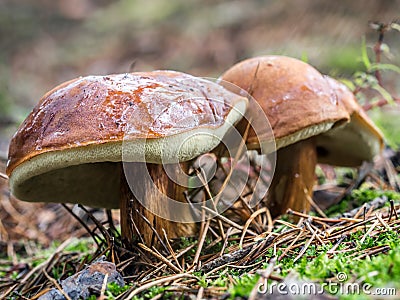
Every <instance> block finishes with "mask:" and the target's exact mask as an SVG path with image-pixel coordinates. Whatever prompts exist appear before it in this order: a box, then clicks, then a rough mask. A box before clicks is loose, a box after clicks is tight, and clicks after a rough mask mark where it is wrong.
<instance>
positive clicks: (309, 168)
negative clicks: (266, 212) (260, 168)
mask: <svg viewBox="0 0 400 300" xmlns="http://www.w3.org/2000/svg"><path fill="white" fill-rule="evenodd" d="M316 164H317V151H316V146H315V141H314V139H312V138H311V139H307V140H304V141H300V142H297V143H295V144H293V145H290V146H287V147H285V148H282V149H279V150H278V152H277V161H276V169H275V174H274V177H273V179H272V182H271V186H270V187H269V192H268V207H269V209H270V211H271V214H272V215H273V216H274V217H276V216H278V215H280V214H284V213H285V212H286V211H287V209H289V208H291V209H292V210H296V211H300V212H302V211H309V210H310V206H311V204H310V201H309V200H308V199H307V198H308V197H311V196H312V189H313V186H314V181H315V166H316Z"/></svg>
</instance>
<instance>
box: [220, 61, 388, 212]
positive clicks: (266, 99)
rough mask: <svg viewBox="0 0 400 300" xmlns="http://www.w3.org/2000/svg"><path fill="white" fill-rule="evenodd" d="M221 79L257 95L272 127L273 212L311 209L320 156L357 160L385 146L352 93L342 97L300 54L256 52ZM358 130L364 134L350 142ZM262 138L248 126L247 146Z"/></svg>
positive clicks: (338, 160)
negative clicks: (289, 55)
mask: <svg viewBox="0 0 400 300" xmlns="http://www.w3.org/2000/svg"><path fill="white" fill-rule="evenodd" d="M221 79H222V80H224V81H228V82H231V83H233V84H235V85H237V86H239V87H240V88H242V89H244V90H246V91H247V92H248V93H249V94H250V95H251V96H253V97H254V98H255V100H256V101H257V102H258V104H259V105H260V106H261V107H262V109H263V110H264V112H265V114H266V116H267V118H268V119H269V122H270V124H271V127H272V129H273V132H274V136H275V140H276V149H277V162H276V169H275V174H274V177H273V179H272V182H271V185H270V187H269V191H268V200H267V205H268V207H269V208H270V211H271V214H272V215H273V216H277V215H279V214H282V213H285V212H286V211H287V209H288V208H291V209H293V210H297V211H308V210H309V209H310V202H311V201H310V197H312V191H313V186H314V182H315V167H316V164H317V163H318V162H324V163H331V164H334V165H345V166H348V165H351V166H356V165H359V164H360V163H361V162H362V161H363V160H371V159H372V158H373V157H374V155H376V154H377V153H378V152H379V151H380V149H381V148H382V136H381V135H380V134H379V132H378V131H377V130H375V127H374V126H372V125H371V124H372V122H371V121H370V120H369V119H368V117H367V116H366V114H364V113H362V112H361V110H360V109H359V107H357V109H353V108H354V105H356V104H354V105H353V104H350V103H353V102H354V100H353V98H352V99H350V100H351V101H353V102H349V101H347V100H345V99H339V98H341V97H343V95H342V94H341V93H338V91H337V89H336V88H335V87H333V86H332V83H331V82H328V79H326V78H325V77H324V76H323V75H322V74H320V73H319V72H318V71H317V70H316V69H315V68H313V67H312V66H310V65H309V64H307V63H304V62H302V61H300V60H297V59H294V58H290V57H285V56H261V57H255V58H251V59H247V60H244V61H242V62H239V63H238V64H236V65H234V66H233V67H231V68H230V69H228V70H227V71H226V72H225V73H224V74H223V76H222V77H221ZM346 97H347V98H349V96H348V95H347V93H346ZM347 98H346V99H347ZM342 102H344V103H342ZM354 103H355V102H354ZM249 109H251V107H250V108H249ZM350 114H351V118H350ZM348 122H350V123H348ZM346 124H347V125H346ZM246 126H247V121H246V120H242V121H241V122H240V123H239V124H238V126H237V127H238V128H239V130H240V131H242V132H244V130H245V128H246ZM354 136H355V137H357V136H359V137H360V138H359V139H356V140H353V141H352V143H350V144H348V138H350V139H352V137H354ZM262 143H263V140H260V139H259V137H257V136H256V134H255V133H254V132H253V131H251V130H250V132H249V135H248V139H247V147H248V148H249V149H260V145H261V144H262ZM350 158H351V161H350Z"/></svg>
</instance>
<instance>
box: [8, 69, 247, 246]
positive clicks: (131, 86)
mask: <svg viewBox="0 0 400 300" xmlns="http://www.w3.org/2000/svg"><path fill="white" fill-rule="evenodd" d="M246 106H247V99H246V98H244V97H240V96H238V95H236V94H234V93H231V92H229V91H227V90H226V89H224V88H223V87H221V86H220V85H218V84H216V83H213V82H211V81H208V80H204V79H200V78H196V77H194V76H190V75H188V74H184V73H180V72H174V71H153V72H137V73H130V74H116V75H109V76H87V77H80V78H77V79H73V80H71V81H68V82H65V83H63V84H61V85H59V86H57V87H56V88H54V89H53V90H51V91H49V92H48V93H47V94H45V95H44V96H43V98H42V99H41V100H40V102H39V103H38V105H37V106H36V107H35V108H34V109H33V111H32V112H31V113H30V114H29V116H28V117H27V118H26V120H25V121H24V122H23V124H22V125H21V126H20V128H19V129H18V131H17V132H16V134H15V135H14V136H13V138H12V140H11V143H10V148H9V160H8V164H7V174H8V176H9V177H10V181H9V183H10V187H11V192H12V194H13V195H14V196H15V197H17V198H19V199H20V200H24V201H40V202H58V203H81V204H84V205H89V206H92V207H103V208H120V210H121V230H122V238H123V241H124V242H125V243H126V245H127V246H128V247H129V245H131V243H132V242H133V241H134V236H136V238H141V239H142V240H143V241H144V242H146V243H150V242H151V240H152V236H153V235H154V232H153V228H155V229H156V233H157V234H159V235H160V236H163V232H162V229H165V231H166V233H167V236H168V238H176V237H181V236H190V235H194V233H195V225H194V223H192V222H191V221H192V220H193V219H192V214H191V210H190V208H189V205H186V206H184V208H183V209H182V210H181V211H174V209H173V208H170V207H169V205H168V203H164V202H162V201H160V199H159V198H156V197H159V196H160V192H161V194H165V195H166V196H167V197H169V198H170V199H173V200H174V201H177V202H186V199H185V198H184V193H183V191H184V189H185V188H186V187H185V186H184V185H183V186H182V184H178V183H176V182H175V181H174V180H171V179H170V178H169V174H167V172H166V171H165V170H164V168H163V166H162V165H161V163H166V164H167V165H168V164H169V163H170V162H187V161H189V160H191V159H193V158H195V157H197V156H199V155H200V154H202V153H205V152H208V151H210V150H211V149H213V148H214V147H215V146H217V145H218V143H219V142H220V140H221V138H222V137H223V136H224V134H225V132H226V131H227V130H228V129H229V128H230V127H231V126H233V125H234V124H235V123H236V122H237V121H238V120H239V119H240V118H241V117H242V114H243V113H244V111H245V110H246ZM123 156H124V158H126V159H127V160H128V162H126V166H124V165H123V163H122V160H123ZM138 164H141V166H143V164H145V166H147V172H148V173H147V174H141V173H139V174H138V172H142V171H143V168H137V169H136V166H139V165H138ZM182 165H183V166H182V169H183V171H185V169H187V163H182ZM124 169H125V172H124ZM126 170H130V171H131V172H130V175H132V174H133V176H135V177H134V178H133V180H134V181H135V186H136V187H140V188H141V191H132V190H131V188H130V186H129V185H128V182H127V179H126V177H125V174H126ZM128 173H129V172H128ZM145 175H146V176H145ZM155 191H156V192H155ZM138 195H139V196H141V197H143V198H142V199H137V196H138ZM132 199H134V200H135V201H131V200H132ZM161 200H162V199H161ZM139 201H140V202H141V203H146V204H149V203H150V206H151V207H146V208H150V211H149V210H147V209H145V208H144V207H143V206H142V205H141V204H139ZM152 209H155V210H157V209H160V211H161V213H159V211H157V212H154V211H151V210H152ZM177 214H181V215H178V216H177ZM160 215H161V216H160ZM179 218H181V219H179ZM131 220H133V224H132V221H131ZM171 220H172V221H171ZM177 221H182V222H179V223H178V222H177ZM152 227H153V228H152Z"/></svg>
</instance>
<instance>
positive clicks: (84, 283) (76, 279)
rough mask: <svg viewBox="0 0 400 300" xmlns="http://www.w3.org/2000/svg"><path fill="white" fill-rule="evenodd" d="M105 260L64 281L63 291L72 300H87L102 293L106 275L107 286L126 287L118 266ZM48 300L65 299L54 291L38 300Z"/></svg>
mask: <svg viewBox="0 0 400 300" xmlns="http://www.w3.org/2000/svg"><path fill="white" fill-rule="evenodd" d="M104 259H105V257H104V256H102V257H100V258H99V259H97V260H96V261H94V262H93V263H92V264H90V265H89V266H87V267H86V268H85V269H83V270H82V271H80V272H78V273H76V274H74V275H72V276H70V277H68V278H66V279H64V280H62V281H61V287H62V289H63V291H64V292H65V293H66V294H67V295H68V296H69V297H70V298H71V299H72V300H78V299H87V298H88V297H89V296H90V295H91V294H93V293H94V292H96V291H97V292H100V290H101V288H102V286H103V282H104V277H105V276H106V274H107V275H108V278H107V284H108V283H111V282H115V283H116V284H118V285H119V286H124V285H125V282H124V279H123V278H122V276H121V274H120V273H118V271H117V269H116V266H115V265H114V264H113V263H111V262H108V261H104ZM47 299H56V300H64V299H65V297H64V296H63V295H62V294H61V293H60V292H59V291H58V290H56V289H52V290H50V291H49V292H48V293H46V294H44V295H43V296H41V297H40V298H39V299H38V300H47Z"/></svg>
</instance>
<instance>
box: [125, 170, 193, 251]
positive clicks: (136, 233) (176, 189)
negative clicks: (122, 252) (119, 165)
mask: <svg viewBox="0 0 400 300" xmlns="http://www.w3.org/2000/svg"><path fill="white" fill-rule="evenodd" d="M181 167H182V169H183V171H185V172H186V171H187V170H186V169H187V164H186V163H183V164H181ZM129 168H130V171H129V176H133V178H134V180H135V188H137V189H141V190H137V191H136V192H137V193H135V194H136V195H142V196H143V199H144V200H145V201H146V206H148V207H150V208H156V207H155V206H158V207H159V206H160V205H161V207H162V209H163V214H164V215H167V216H168V215H171V216H173V215H174V214H176V211H173V208H171V207H169V206H168V203H163V202H162V201H160V195H159V194H158V193H157V192H156V189H158V190H159V191H160V192H161V193H163V194H165V195H167V196H168V197H169V198H171V199H174V200H176V201H179V202H186V199H185V196H184V191H185V189H186V188H185V187H182V186H180V185H178V184H176V183H174V182H173V181H172V180H170V179H169V177H168V174H166V172H165V171H164V169H163V166H162V165H156V164H147V170H148V174H149V175H150V177H148V176H144V175H143V174H140V172H143V171H142V170H141V169H140V168H138V171H137V172H135V169H136V168H135V163H131V166H129ZM155 188H156V189H155ZM120 210H121V212H120V214H121V235H122V241H123V243H124V245H125V246H126V247H127V248H128V249H129V248H130V247H131V246H132V245H133V244H134V243H135V241H139V242H141V241H143V242H144V243H146V244H147V245H151V244H154V245H156V246H159V242H158V238H157V236H156V233H154V230H153V229H155V231H156V232H157V233H158V235H159V236H160V237H161V238H162V239H163V238H164V233H163V231H162V229H164V230H165V232H166V234H167V237H168V238H178V237H188V236H194V235H195V229H196V227H195V224H194V223H178V222H173V221H169V220H167V219H164V218H161V217H159V216H156V215H154V214H153V213H151V212H150V211H149V210H148V209H146V208H145V207H143V205H142V204H141V203H140V202H139V201H138V200H137V199H136V198H135V196H134V195H133V193H132V191H131V189H130V186H129V185H128V183H127V181H126V178H125V173H124V172H123V171H121V197H120ZM183 213H184V214H187V216H190V214H191V212H190V209H189V206H187V210H186V211H184V212H183ZM145 219H146V220H147V221H146V220H145Z"/></svg>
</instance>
